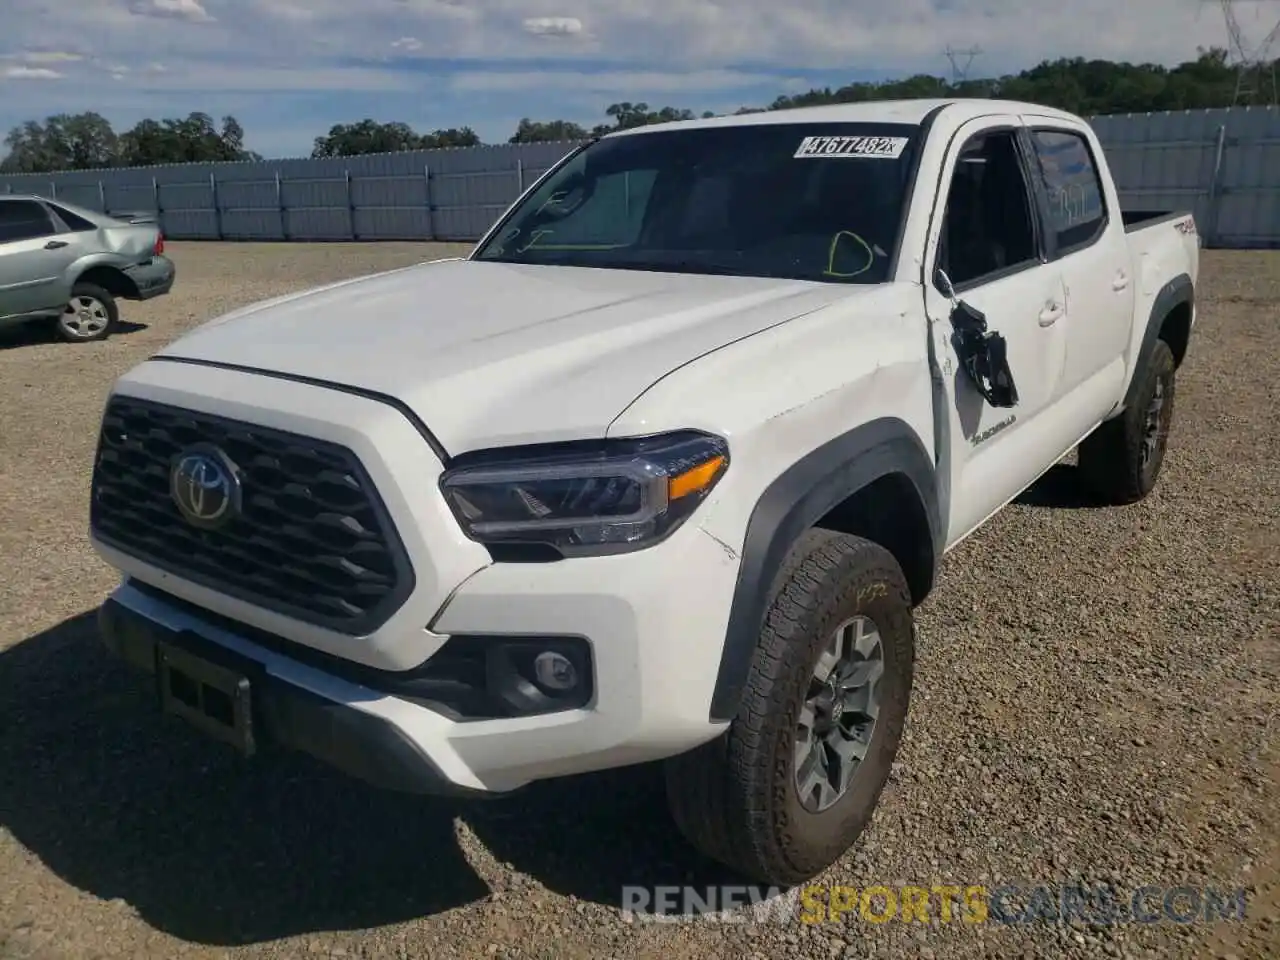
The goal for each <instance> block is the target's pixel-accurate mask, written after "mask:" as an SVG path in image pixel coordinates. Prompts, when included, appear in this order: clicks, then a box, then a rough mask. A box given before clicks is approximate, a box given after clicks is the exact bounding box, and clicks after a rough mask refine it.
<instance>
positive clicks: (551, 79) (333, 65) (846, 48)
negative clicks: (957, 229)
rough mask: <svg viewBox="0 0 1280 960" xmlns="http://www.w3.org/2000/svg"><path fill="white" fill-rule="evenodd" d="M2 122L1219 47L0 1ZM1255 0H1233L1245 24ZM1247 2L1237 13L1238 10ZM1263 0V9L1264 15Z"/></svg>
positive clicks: (851, 23) (776, 10) (319, 3)
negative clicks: (957, 56) (966, 51)
mask: <svg viewBox="0 0 1280 960" xmlns="http://www.w3.org/2000/svg"><path fill="white" fill-rule="evenodd" d="M3 5H4V7H5V12H4V14H3V23H4V29H3V31H0V128H3V130H8V129H9V128H10V127H12V126H14V125H15V124H17V123H20V122H22V121H24V120H27V119H32V118H43V117H44V116H46V115H48V114H50V113H56V112H62V111H66V112H73V113H74V112H79V111H82V110H97V111H98V112H100V113H102V114H104V115H105V116H106V117H107V118H108V119H109V120H111V121H112V123H113V124H114V125H115V126H116V128H117V129H126V128H127V127H128V126H130V125H132V124H133V123H135V122H136V121H137V120H139V119H141V118H143V117H147V116H178V115H185V114H186V113H188V112H190V111H192V110H202V111H204V112H206V113H209V114H212V115H214V116H215V117H221V116H222V115H224V114H228V113H230V114H234V115H235V116H236V117H237V118H238V119H239V120H240V122H241V123H242V124H243V126H244V127H245V131H246V135H247V137H246V139H247V144H248V146H249V147H250V148H251V149H254V150H257V151H259V152H260V153H263V154H266V155H268V156H298V155H305V154H307V153H309V152H310V149H311V142H312V140H313V138H314V137H315V136H316V135H317V134H321V133H323V132H325V131H326V130H327V129H328V128H329V126H331V125H332V124H334V123H341V122H349V121H353V120H358V119H361V118H363V117H366V116H372V117H374V118H375V119H378V120H403V121H405V122H407V123H409V124H411V125H412V126H414V127H415V128H417V129H419V130H423V131H425V130H430V129H435V128H438V127H453V126H471V127H473V128H474V129H475V130H476V131H477V132H478V133H479V134H480V135H481V137H482V138H483V139H485V140H486V141H490V142H494V141H501V140H505V139H506V138H507V137H508V136H510V135H511V132H512V131H513V130H514V128H515V125H516V123H517V122H518V121H519V119H520V118H521V117H524V116H528V117H532V118H534V119H555V118H564V119H570V120H576V121H578V122H581V123H583V124H584V125H590V124H593V123H597V122H601V121H603V120H604V119H605V118H604V116H603V111H604V109H605V107H606V106H607V105H608V104H610V103H614V102H617V101H619V100H632V101H640V100H643V101H646V102H648V103H649V104H650V105H651V106H655V107H656V106H664V105H671V106H677V107H689V108H691V109H694V110H698V111H701V110H714V111H721V110H732V109H735V108H737V107H739V106H742V105H744V104H760V105H763V104H767V103H768V102H769V101H771V100H772V99H773V98H774V97H775V96H777V95H778V94H779V93H784V92H794V91H800V90H807V89H809V88H810V87H813V86H825V85H827V84H832V85H839V84H842V83H846V82H849V81H851V80H863V79H879V78H883V77H888V76H899V75H905V74H910V73H915V72H920V71H925V72H932V73H937V74H946V73H947V72H948V71H949V69H950V67H949V64H948V63H947V60H946V57H945V56H944V55H943V50H944V48H945V47H946V46H947V45H948V44H950V45H952V46H954V47H956V48H967V47H971V46H975V45H976V46H980V47H981V48H982V50H983V53H982V55H981V56H979V57H978V58H977V59H976V60H975V61H974V64H973V67H972V71H971V72H972V74H973V75H975V76H980V75H987V74H993V73H1003V72H1008V71H1016V70H1018V69H1021V68H1023V67H1025V66H1029V65H1031V64H1033V63H1035V62H1037V61H1039V60H1041V59H1043V58H1045V57H1057V56H1076V55H1080V56H1087V57H1105V58H1109V59H1129V60H1154V61H1158V62H1165V63H1176V62H1178V61H1181V60H1184V59H1189V58H1191V57H1194V56H1195V54H1196V47H1197V46H1209V45H1225V40H1226V31H1225V29H1224V26H1223V20H1222V15H1221V14H1220V13H1219V12H1218V10H1217V6H1216V4H1205V3H1202V2H1201V0H1124V2H1123V3H1119V2H1117V0H1072V2H1071V3H1063V2H1056V0H1055V2H1048V0H893V2H889V3H885V2H882V0H784V2H778V0H52V2H51V0H4V4H3ZM1251 6H1252V7H1256V8H1258V12H1259V15H1261V14H1265V13H1267V12H1269V11H1270V7H1272V6H1275V4H1267V3H1254V4H1252V5H1250V4H1241V13H1240V15H1239V16H1240V19H1241V21H1242V24H1243V26H1244V28H1245V32H1246V35H1252V36H1256V37H1257V38H1259V39H1260V38H1261V36H1262V35H1264V34H1265V33H1266V32H1267V30H1268V29H1269V28H1270V25H1271V24H1264V23H1263V21H1262V20H1261V19H1258V20H1256V22H1255V17H1254V13H1253V12H1252V9H1251ZM1245 8H1250V9H1245ZM1277 15H1280V14H1277V13H1273V14H1272V17H1273V21H1274V17H1275V16H1277Z"/></svg>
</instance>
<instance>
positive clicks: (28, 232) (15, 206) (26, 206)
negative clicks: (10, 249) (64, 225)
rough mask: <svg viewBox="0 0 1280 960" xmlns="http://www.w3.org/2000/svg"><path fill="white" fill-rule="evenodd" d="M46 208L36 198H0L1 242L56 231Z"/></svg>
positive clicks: (45, 235)
mask: <svg viewBox="0 0 1280 960" xmlns="http://www.w3.org/2000/svg"><path fill="white" fill-rule="evenodd" d="M56 232H57V231H56V230H54V228H53V220H52V219H50V217H49V213H48V211H47V210H45V208H44V207H43V206H42V205H41V204H38V203H36V202H35V201H34V200H0V243H10V242H12V241H15V240H34V239H35V238H36V237H47V236H49V235H50V234H53V233H56Z"/></svg>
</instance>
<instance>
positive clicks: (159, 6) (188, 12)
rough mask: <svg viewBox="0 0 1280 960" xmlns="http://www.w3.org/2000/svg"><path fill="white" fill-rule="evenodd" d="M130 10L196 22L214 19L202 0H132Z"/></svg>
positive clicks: (206, 21)
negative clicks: (202, 3) (201, 2)
mask: <svg viewBox="0 0 1280 960" xmlns="http://www.w3.org/2000/svg"><path fill="white" fill-rule="evenodd" d="M129 10H130V11H131V12H133V13H136V14H137V15H138V16H141V17H171V18H173V19H175V20H190V21H192V22H195V23H210V22H212V21H213V17H211V16H210V15H209V11H207V10H206V9H205V8H204V7H203V6H202V5H201V4H200V0H131V2H130V4H129Z"/></svg>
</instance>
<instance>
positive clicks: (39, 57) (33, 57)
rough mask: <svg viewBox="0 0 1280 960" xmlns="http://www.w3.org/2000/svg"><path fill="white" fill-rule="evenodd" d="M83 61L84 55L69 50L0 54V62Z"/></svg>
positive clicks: (23, 51) (22, 51)
mask: <svg viewBox="0 0 1280 960" xmlns="http://www.w3.org/2000/svg"><path fill="white" fill-rule="evenodd" d="M83 59H84V54H82V53H73V52H71V51H70V50H21V51H19V52H18V53H5V54H0V60H21V61H22V62H23V63H76V62H78V61H80V60H83Z"/></svg>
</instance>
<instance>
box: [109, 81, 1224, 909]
mask: <svg viewBox="0 0 1280 960" xmlns="http://www.w3.org/2000/svg"><path fill="white" fill-rule="evenodd" d="M1198 258H1199V253H1198V240H1197V236H1196V230H1195V225H1194V222H1193V220H1192V218H1191V216H1190V215H1188V214H1184V213H1171V214H1167V215H1166V214H1146V213H1144V214H1137V215H1130V216H1126V215H1124V214H1122V213H1121V210H1120V201H1119V198H1118V196H1117V194H1116V188H1115V185H1114V184H1113V182H1112V180H1111V176H1110V173H1109V171H1108V168H1107V163H1106V160H1105V158H1104V156H1103V152H1102V150H1101V148H1100V146H1099V144H1098V141H1097V139H1096V138H1095V137H1094V135H1093V133H1092V132H1091V130H1090V128H1089V127H1088V125H1087V124H1085V123H1084V122H1083V121H1082V120H1080V119H1079V118H1077V117H1074V116H1071V115H1069V114H1066V113H1062V112H1059V111H1056V110H1052V109H1049V108H1045V107H1040V106H1035V105H1032V104H1025V103H1011V102H1001V101H989V100H949V101H921V100H913V101H904V102H882V103H863V104H856V105H844V106H833V107H822V108H813V109H798V110H791V111H785V112H773V113H762V114H752V115H746V116H734V117H718V118H715V119H706V120H697V121H693V122H685V123H676V124H667V125H661V126H653V127H648V128H643V129H639V130H631V131H625V132H621V133H615V134H611V135H609V136H607V137H604V138H602V139H597V140H594V141H592V142H591V143H590V144H588V145H586V146H585V147H583V148H581V149H578V150H576V151H574V152H573V153H571V154H570V155H569V156H567V157H566V158H565V159H564V160H563V161H562V162H561V163H560V164H559V165H557V166H556V167H555V168H554V169H553V170H551V171H550V172H549V173H547V174H546V175H545V176H544V177H542V178H541V179H540V180H539V181H538V182H537V183H536V184H534V185H533V186H532V187H531V188H530V189H529V190H528V191H527V192H525V194H524V195H523V196H522V197H520V199H519V200H517V201H516V202H515V204H514V205H513V206H512V207H511V208H510V209H509V210H508V211H507V212H506V213H505V214H504V215H503V216H502V217H501V218H500V219H499V220H498V222H497V223H496V224H495V225H494V226H493V228H492V229H491V230H490V232H489V233H488V234H487V235H486V236H485V237H484V238H483V239H482V240H481V241H480V243H479V244H478V245H477V246H476V248H475V249H474V251H473V252H472V253H471V254H470V255H469V256H468V257H466V258H463V259H454V260H443V261H437V262H432V263H425V264H420V265H417V266H412V267H408V268H405V269H400V270H393V271H390V272H387V273H382V274H378V275H376V276H371V277H365V278H361V279H356V280H350V281H346V282H342V283H337V284H333V285H330V286H327V287H323V288H321V289H317V290H311V291H308V292H304V293H299V294H296V295H293V296H288V297H283V298H280V299H277V300H272V301H270V302H266V303H260V304H256V305H254V306H250V307H247V308H245V309H242V310H238V311H236V312H234V313H232V314H229V315H227V316H224V317H222V318H220V319H216V320H213V321H211V322H209V323H207V324H205V325H204V326H203V327H202V328H200V329H198V330H196V331H193V332H192V333H190V334H189V335H187V336H185V337H183V338H181V339H179V340H178V341H176V342H175V343H173V344H171V345H169V346H168V347H166V348H165V349H164V350H162V351H161V352H160V353H159V354H158V355H157V356H154V357H152V358H151V359H149V360H147V361H146V362H144V363H142V364H140V365H139V366H137V367H135V368H134V369H133V370H131V371H129V372H128V373H127V374H125V375H124V376H123V377H121V378H120V379H119V381H118V382H117V383H116V384H115V386H114V388H113V391H112V393H111V395H110V397H109V399H108V401H107V405H106V410H105V414H104V419H103V424H102V432H101V439H100V444H99V448H98V451H97V455H96V462H95V468H94V474H93V486H92V506H91V521H90V522H91V534H92V539H93V542H94V544H95V545H96V547H97V549H98V551H99V552H100V553H101V555H102V556H103V557H104V558H105V559H106V560H107V562H108V563H110V564H111V565H113V566H114V567H116V568H117V569H118V570H119V571H121V573H122V574H123V580H122V582H121V584H120V585H119V587H118V588H117V589H116V590H115V591H114V592H113V593H112V595H111V596H110V598H108V600H107V601H106V602H105V604H104V605H103V607H102V610H101V614H100V622H101V625H102V632H103V636H104V639H105V642H106V643H107V645H108V647H109V648H111V649H112V650H114V651H115V652H116V653H118V654H119V655H121V656H123V657H124V658H125V659H126V660H128V661H130V662H132V663H133V664H135V665H136V666H138V667H140V668H142V669H144V670H146V671H149V672H151V673H152V674H153V675H154V677H155V683H156V689H157V698H158V701H159V703H160V704H162V705H163V707H164V709H166V710H167V711H169V712H172V713H176V714H179V715H181V716H182V717H184V718H185V719H187V720H188V721H190V722H191V723H193V724H196V725H198V726H199V727H201V728H202V729H203V730H205V731H206V732H207V733H209V734H211V735H213V736H215V737H219V738H222V739H225V740H227V741H230V742H231V743H232V744H234V745H235V746H236V747H237V748H238V749H239V750H241V751H243V752H244V753H246V754H252V753H255V752H258V753H261V752H265V750H266V748H268V747H281V746H283V747H286V748H292V749H297V750H302V751H305V752H309V753H311V754H313V755H315V756H317V757H319V758H321V759H323V760H325V761H327V762H329V763H331V764H332V765H334V766H336V767H338V768H340V769H342V770H345V771H346V772H348V773H350V774H353V775H355V776H358V777H361V778H364V779H366V780H369V781H371V782H373V783H375V784H378V785H381V786H384V787H387V788H392V789H400V790H409V791H417V792H424V793H431V792H454V793H463V794H469V795H477V796H485V795H489V796H492V795H495V794H502V793H506V792H509V791H513V790H516V789H517V788H520V787H522V786H524V785H525V784H528V783H530V782H532V781H537V780H542V779H546V778H551V777H559V776H563V775H568V774H577V773H582V772H585V771H595V770H601V769H607V768H612V767H619V766H623V765H628V764H634V763H639V762H644V761H651V760H664V761H666V764H665V766H666V771H667V773H666V776H667V782H668V792H669V797H670V804H671V809H672V812H673V815H674V819H675V821H676V822H677V824H678V825H679V827H680V829H681V830H683V832H684V833H685V834H686V835H687V836H688V837H689V838H690V840H691V841H692V842H693V843H694V844H695V845H696V846H698V847H699V848H701V849H702V850H703V851H705V852H706V853H707V854H709V855H711V856H712V857H715V858H718V859H719V860H721V861H723V862H725V863H726V864H729V865H731V866H732V867H735V868H737V869H738V870H740V871H742V872H743V873H745V874H747V875H750V876H752V877H755V878H757V879H759V880H761V881H763V882H768V883H781V884H791V883H796V882H801V881H803V880H805V879H807V878H809V877H812V876H814V875H815V874H817V873H818V872H820V871H821V870H823V869H824V868H825V867H827V866H828V865H829V864H831V863H832V862H834V861H835V860H836V859H837V858H838V857H839V856H840V855H841V854H842V853H843V852H844V851H845V850H846V849H847V848H848V847H849V846H850V845H851V844H852V843H853V842H854V840H855V839H856V838H857V836H858V835H859V833H860V832H861V831H862V829H863V828H864V826H865V825H866V823H867V821H868V819H869V817H870V815H871V812H872V810H873V808H874V806H875V804H876V802H877V799H878V797H879V795H880V792H881V788H882V786H883V785H884V783H885V780H886V778H887V777H888V775H889V771H890V766H891V764H892V763H893V759H894V755H895V752H896V751H897V749H898V743H899V739H900V737H901V735H902V731H903V724H904V721H905V718H906V716H907V707H908V699H909V696H910V692H911V686H912V664H913V657H914V652H913V642H914V635H915V632H914V627H913V614H912V611H913V608H914V607H915V606H916V605H918V604H919V603H920V602H921V601H923V600H924V599H925V597H926V596H927V595H928V594H929V592H930V589H931V587H932V586H933V583H934V579H935V575H936V571H937V569H938V565H939V563H940V561H941V559H942V557H943V555H944V554H945V553H946V552H947V551H948V550H950V549H951V548H952V547H954V546H955V545H956V544H957V543H959V542H960V541H961V540H963V539H964V538H965V537H966V536H968V535H969V534H970V533H971V532H973V531H974V530H975V529H976V528H977V527H979V526H980V525H981V524H983V523H984V522H985V521H986V520H987V519H988V518H990V517H991V516H992V515H993V514H994V513H996V512H997V511H998V510H1000V509H1001V507H1003V506H1004V505H1005V504H1007V503H1008V502H1009V501H1011V500H1013V499H1014V498H1015V497H1017V496H1018V495H1019V493H1021V492H1022V491H1023V490H1025V489H1026V488H1027V487H1028V486H1030V485H1031V484H1032V483H1033V482H1034V481H1035V480H1036V479H1037V478H1038V477H1039V476H1040V475H1041V474H1043V473H1044V472H1045V471H1046V470H1048V469H1049V468H1050V467H1051V466H1052V465H1053V464H1055V463H1056V462H1057V461H1058V460H1060V459H1061V458H1062V457H1063V456H1064V455H1066V454H1067V453H1069V452H1070V451H1071V450H1072V449H1074V448H1076V447H1077V446H1079V462H1080V470H1079V476H1080V477H1081V482H1082V483H1087V484H1088V485H1089V486H1090V487H1091V488H1092V489H1093V490H1094V491H1096V495H1097V496H1098V497H1099V498H1102V499H1104V500H1105V501H1107V502H1110V503H1117V504H1119V503H1128V502H1133V501H1136V500H1138V499H1140V498H1142V497H1143V496H1145V495H1146V494H1147V493H1148V492H1149V491H1150V490H1151V488H1152V485H1153V484H1154V483H1155V480H1156V476H1157V474H1158V473H1159V471H1160V465H1161V460H1162V457H1163V454H1164V449H1165V443H1166V438H1167V436H1168V431H1169V425H1170V418H1171V416H1172V412H1173V390H1174V376H1175V371H1176V370H1177V368H1178V366H1179V365H1180V364H1181V362H1182V360H1183V358H1184V356H1185V355H1186V352H1187V345H1188V339H1189V336H1190V333H1191V328H1192V325H1193V322H1194V318H1195V305H1194V303H1195V301H1194V289H1195V283H1196V276H1197V271H1198Z"/></svg>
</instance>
